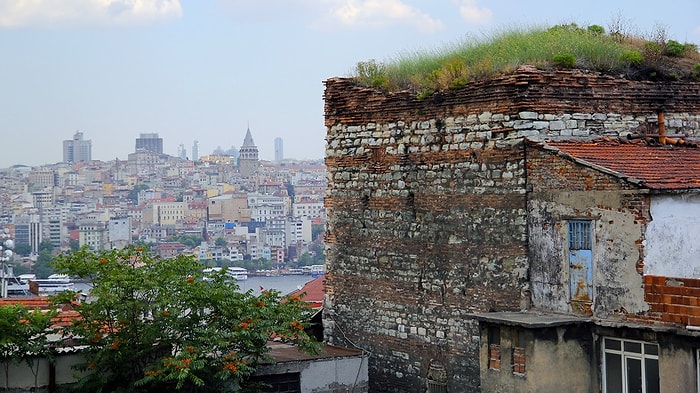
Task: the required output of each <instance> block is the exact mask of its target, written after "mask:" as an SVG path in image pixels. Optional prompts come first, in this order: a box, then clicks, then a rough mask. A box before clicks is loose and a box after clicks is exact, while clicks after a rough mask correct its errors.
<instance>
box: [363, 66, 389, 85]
mask: <svg viewBox="0 0 700 393" xmlns="http://www.w3.org/2000/svg"><path fill="white" fill-rule="evenodd" d="M357 77H358V79H359V80H360V81H361V82H362V83H363V84H365V85H367V86H371V87H378V88H386V87H387V86H388V84H389V79H388V78H387V76H386V73H385V72H384V65H383V64H380V63H377V62H376V61H375V60H369V61H360V62H358V63H357Z"/></svg>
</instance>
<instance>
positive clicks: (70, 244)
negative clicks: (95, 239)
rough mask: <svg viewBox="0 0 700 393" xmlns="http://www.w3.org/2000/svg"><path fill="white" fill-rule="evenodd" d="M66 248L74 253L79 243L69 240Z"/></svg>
mask: <svg viewBox="0 0 700 393" xmlns="http://www.w3.org/2000/svg"><path fill="white" fill-rule="evenodd" d="M68 248H70V249H71V250H73V251H75V250H77V249H79V248H80V242H79V241H77V240H75V239H70V241H68Z"/></svg>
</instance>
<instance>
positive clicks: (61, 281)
mask: <svg viewBox="0 0 700 393" xmlns="http://www.w3.org/2000/svg"><path fill="white" fill-rule="evenodd" d="M27 281H28V283H31V282H34V283H36V284H37V285H38V286H39V295H53V294H56V293H59V292H63V291H74V290H75V284H74V283H73V282H71V280H70V277H69V276H68V275H66V274H52V275H50V276H49V277H48V278H33V279H31V278H30V279H28V280H27ZM30 287H31V284H30Z"/></svg>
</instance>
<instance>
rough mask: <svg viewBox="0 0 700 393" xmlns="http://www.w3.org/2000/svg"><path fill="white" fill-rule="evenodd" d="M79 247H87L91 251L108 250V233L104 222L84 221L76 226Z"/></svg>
mask: <svg viewBox="0 0 700 393" xmlns="http://www.w3.org/2000/svg"><path fill="white" fill-rule="evenodd" d="M78 230H79V236H80V237H79V240H78V241H79V244H80V247H83V246H88V247H89V248H90V249H92V250H106V249H108V248H109V231H108V229H107V225H105V223H104V222H99V221H84V222H82V223H81V224H80V225H78Z"/></svg>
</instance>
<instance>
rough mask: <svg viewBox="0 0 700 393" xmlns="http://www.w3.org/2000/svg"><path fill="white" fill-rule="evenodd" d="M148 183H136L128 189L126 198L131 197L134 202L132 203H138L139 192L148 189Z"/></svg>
mask: <svg viewBox="0 0 700 393" xmlns="http://www.w3.org/2000/svg"><path fill="white" fill-rule="evenodd" d="M148 188H149V187H148V185H147V184H138V185H137V186H136V187H134V188H132V189H131V191H129V195H128V196H127V198H128V199H131V200H132V201H133V202H134V205H135V204H137V203H139V192H141V191H142V190H148Z"/></svg>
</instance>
